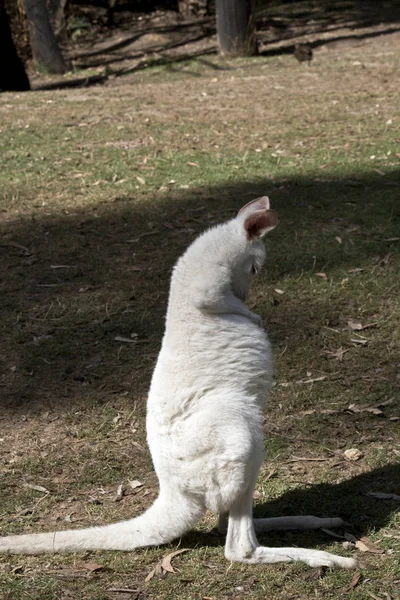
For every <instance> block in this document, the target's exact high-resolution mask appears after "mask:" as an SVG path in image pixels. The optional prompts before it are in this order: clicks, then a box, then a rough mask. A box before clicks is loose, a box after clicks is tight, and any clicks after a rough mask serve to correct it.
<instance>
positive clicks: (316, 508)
mask: <svg viewBox="0 0 400 600" xmlns="http://www.w3.org/2000/svg"><path fill="white" fill-rule="evenodd" d="M399 478H400V465H399V464H388V465H385V466H384V467H379V468H376V469H372V470H371V471H368V472H366V473H361V474H359V475H356V476H354V477H351V478H350V479H346V480H345V481H342V482H341V483H319V484H316V485H312V486H308V487H307V488H305V487H303V488H302V487H297V488H296V489H294V490H290V491H288V492H285V493H284V494H283V495H282V496H279V497H278V498H277V499H276V500H272V501H269V502H265V503H264V504H258V505H256V506H255V509H254V517H255V518H261V517H278V516H290V515H314V516H319V517H341V518H342V519H343V520H345V521H347V522H348V523H349V526H348V527H346V528H345V529H346V531H347V532H349V533H352V534H353V535H355V536H360V535H368V533H370V532H371V531H374V530H379V529H382V528H383V527H385V526H387V525H388V523H389V521H390V520H391V518H392V516H393V514H394V513H395V512H396V511H397V510H398V505H399V502H398V501H396V500H378V499H376V498H373V497H369V496H368V493H369V492H377V491H381V492H387V491H388V490H389V491H391V490H395V489H396V487H397V486H398V481H399ZM335 533H337V534H338V535H339V536H342V535H343V529H338V530H335ZM258 538H259V541H260V543H262V544H265V545H267V546H272V547H277V546H297V547H311V548H313V547H316V546H321V544H324V543H325V544H331V543H332V541H335V542H337V543H338V545H341V541H340V540H338V539H335V538H333V537H332V536H330V535H329V534H327V533H324V532H322V531H319V530H316V531H304V532H301V531H280V532H279V531H274V532H269V533H265V534H259V535H258ZM342 541H344V538H342ZM224 542H225V538H224V537H223V536H221V535H219V534H217V533H216V532H211V533H204V534H203V533H197V532H196V533H191V534H189V535H188V536H186V537H185V539H184V546H185V547H187V546H189V547H197V546H198V545H200V544H201V545H203V544H207V545H208V546H221V545H223V544H224Z"/></svg>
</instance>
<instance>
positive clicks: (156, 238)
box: [0, 33, 400, 600]
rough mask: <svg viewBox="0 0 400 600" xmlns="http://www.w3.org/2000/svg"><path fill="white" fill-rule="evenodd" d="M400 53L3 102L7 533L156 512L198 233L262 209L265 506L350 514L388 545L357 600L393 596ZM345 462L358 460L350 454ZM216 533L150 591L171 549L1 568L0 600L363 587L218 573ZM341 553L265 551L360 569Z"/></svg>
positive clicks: (366, 574) (383, 51) (393, 48)
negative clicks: (265, 217) (160, 441)
mask: <svg viewBox="0 0 400 600" xmlns="http://www.w3.org/2000/svg"><path fill="white" fill-rule="evenodd" d="M399 45H400V38H399V34H398V33H392V34H391V35H383V36H382V37H371V38H370V39H367V38H365V39H362V40H360V42H359V45H356V46H354V45H352V44H351V45H350V44H349V43H348V42H342V43H341V45H340V46H334V45H331V46H327V48H326V49H325V50H322V49H321V50H320V51H319V52H316V55H315V60H314V61H313V63H312V66H311V67H310V68H308V67H305V66H304V68H303V66H299V65H298V64H297V63H296V62H295V60H294V59H293V58H292V57H291V56H285V55H282V56H266V57H261V58H258V59H254V60H246V61H218V60H216V59H215V58H214V57H207V58H206V60H205V61H204V60H201V61H199V60H192V61H183V62H181V63H179V65H174V66H173V67H171V66H158V67H156V68H153V69H149V70H146V71H144V72H141V73H135V74H132V75H130V76H127V77H125V78H121V79H118V80H111V81H109V82H108V83H107V84H106V85H104V86H101V87H91V88H89V89H87V90H83V91H82V90H74V91H70V90H62V91H57V92H55V91H51V92H36V93H32V94H3V95H2V100H3V103H2V105H1V107H0V129H1V131H0V133H1V137H0V144H1V149H0V161H1V166H2V168H1V169H0V198H1V212H0V226H1V244H0V261H1V262H0V299H1V307H2V311H1V322H0V340H1V342H0V361H1V365H0V367H1V368H0V374H1V380H0V431H1V435H0V438H1V442H0V452H1V458H2V466H1V470H0V487H1V502H2V504H1V506H2V509H1V514H0V528H1V532H2V533H3V532H13V531H15V532H22V531H28V530H31V531H37V530H39V529H42V528H47V529H53V528H61V527H69V526H75V527H78V526H84V525H87V524H94V523H103V522H107V521H111V520H116V519H121V518H125V517H129V516H131V515H132V514H137V513H139V512H140V511H142V510H143V509H144V508H145V507H147V506H148V505H149V504H150V503H151V501H152V499H153V498H154V497H155V495H156V493H157V482H156V480H155V477H154V474H153V472H152V467H151V461H150V457H149V455H148V452H147V449H146V446H145V436H144V414H145V399H146V393H147V389H148V385H149V381H150V377H151V371H152V368H153V366H154V363H155V359H156V356H157V352H158V349H159V346H160V342H161V336H162V331H163V324H164V323H163V319H164V313H165V308H166V302H167V294H168V281H169V276H170V271H171V267H172V265H173V264H174V262H175V261H176V259H177V257H178V256H179V254H180V253H181V252H182V251H183V249H184V248H185V247H186V246H187V245H188V243H190V241H191V240H192V239H193V238H194V236H195V235H196V234H197V233H198V232H200V231H203V230H204V228H205V227H206V226H208V225H211V224H214V223H216V222H220V221H222V220H224V219H226V218H228V217H230V216H232V215H233V214H235V211H236V210H237V209H238V208H239V207H240V206H241V205H242V204H243V203H245V202H246V201H248V200H249V199H251V198H252V197H256V196H257V195H260V194H264V193H267V194H268V195H269V196H270V197H271V202H272V205H273V207H274V208H276V209H277V211H278V213H279V217H280V226H279V228H278V229H277V230H276V231H274V232H273V233H272V234H271V235H270V237H269V239H268V241H267V247H268V257H269V258H268V262H267V265H266V269H265V271H264V273H263V274H262V276H261V277H260V278H259V279H258V280H257V283H256V285H255V288H254V291H253V294H252V297H251V304H252V306H253V307H254V309H255V310H256V311H257V312H259V313H260V314H261V315H262V317H263V321H264V323H265V326H266V328H267V330H268V332H269V335H270V338H271V341H272V343H273V347H274V352H275V356H276V383H275V386H274V388H273V391H272V394H271V399H270V402H269V408H268V411H267V413H266V417H265V431H266V461H265V467H264V469H263V472H262V474H261V476H260V480H259V484H258V486H257V490H256V494H255V505H256V506H255V510H256V512H257V514H259V515H261V514H263V515H264V514H265V515H276V514H290V513H296V512H297V513H315V514H317V515H320V516H324V515H334V514H335V515H338V514H339V515H342V516H344V517H345V518H347V519H348V520H350V521H351V522H352V523H353V524H354V529H349V530H348V533H353V534H361V533H363V534H366V535H368V537H369V538H370V539H371V540H373V542H374V543H375V544H376V547H377V548H378V549H381V552H372V553H371V552H368V553H366V554H365V555H361V557H362V560H363V562H365V566H366V569H365V570H364V571H363V575H362V578H361V579H360V582H359V584H358V586H357V587H356V588H355V589H354V590H353V589H350V591H349V592H346V596H347V597H349V598H350V599H351V598H356V597H357V598H362V599H366V598H370V597H371V596H370V595H369V594H370V593H373V594H375V596H377V597H378V598H388V596H387V595H386V594H389V596H390V597H391V598H396V597H397V596H396V594H397V595H398V581H399V580H400V572H399V566H398V565H399V562H398V553H399V550H400V547H399V521H398V501H396V499H392V500H391V499H387V500H384V499H378V498H376V497H371V496H366V495H365V494H366V493H367V492H381V493H389V494H397V495H399V493H400V490H399V487H398V485H399V483H398V482H399V468H398V464H399V460H398V459H399V453H400V444H399V421H398V416H399V415H398V405H399V386H400V379H399V365H400V353H399V339H400V312H399V303H398V297H399V291H400V290H399V277H398V275H399V249H400V241H399V231H400V227H399V221H400V212H399V202H398V199H399V186H400V173H399V129H398V123H399V117H400V113H399V104H398V88H399V86H398V83H399V82H398V65H397V62H398V61H397V57H398V50H399ZM365 326H367V327H366V328H365V329H363V328H364V327H365ZM351 405H353V408H349V407H351ZM354 405H355V407H354ZM371 407H372V408H371ZM349 448H357V449H359V450H360V452H361V454H362V457H361V458H360V459H359V460H357V461H354V462H352V461H349V460H346V459H345V458H344V455H343V452H344V450H346V449H349ZM129 480H138V481H140V482H141V483H142V485H141V486H138V487H137V488H135V489H132V488H130V487H129V484H128V481H129ZM120 484H124V485H125V486H126V487H127V492H126V495H125V496H124V497H123V498H122V499H120V500H119V501H115V499H116V496H117V489H118V486H119V485H120ZM29 486H31V487H29ZM32 486H36V488H35V487H32ZM37 486H40V487H39V488H38V487H37ZM40 488H41V489H40ZM46 490H47V491H46ZM214 524H215V520H214V517H213V516H209V517H207V518H206V519H205V520H204V521H203V522H202V523H201V524H200V526H199V527H198V529H197V530H196V532H195V533H194V534H191V535H190V536H188V537H187V538H185V539H184V540H183V541H182V547H188V548H189V549H190V550H189V551H188V552H187V553H185V554H182V556H179V557H176V559H175V562H174V564H175V566H176V567H178V569H179V572H178V573H177V574H175V575H170V576H168V577H167V578H164V579H161V578H158V577H157V576H155V577H153V579H151V581H150V582H148V583H145V581H144V580H145V577H146V575H147V574H148V572H149V571H150V570H151V569H153V568H154V566H155V564H156V563H157V561H158V560H159V559H160V558H161V557H162V556H163V555H164V554H165V553H166V552H168V551H170V550H171V549H175V548H176V545H171V547H170V548H169V549H168V548H167V549H165V548H160V549H150V550H142V551H138V552H135V553H129V554H127V555H123V556H121V555H120V554H116V553H103V554H96V553H92V554H89V553H88V554H85V555H77V556H72V557H62V556H61V557H60V556H58V557H45V558H44V559H43V558H19V557H12V558H9V557H3V558H2V563H1V565H2V572H1V573H0V578H1V579H0V581H1V584H0V585H1V586H2V588H1V589H2V594H3V596H4V597H5V598H12V599H13V600H14V599H15V598H26V597H31V598H48V597H54V598H78V597H85V598H90V599H94V598H118V599H121V598H126V597H131V598H135V597H136V598H176V597H184V598H193V599H194V598H196V599H200V598H216V599H217V598H218V599H219V598H237V599H239V598H240V599H242V598H264V597H266V596H268V597H269V598H271V599H275V598H280V599H281V598H282V599H287V600H289V598H292V599H294V598H296V599H297V598H298V599H302V600H303V599H308V598H310V597H316V598H328V599H330V598H332V599H336V598H338V597H339V596H340V595H342V594H344V590H346V589H347V588H349V585H350V582H351V579H352V574H351V573H347V572H326V573H320V572H317V573H315V572H314V571H310V570H309V569H307V568H305V567H303V566H301V565H288V566H284V565H280V566H271V567H264V566H263V567H245V566H243V565H233V566H231V567H230V568H229V570H228V571H227V568H228V566H229V565H227V563H226V562H225V560H224V558H223V549H222V546H221V543H222V541H223V540H221V539H220V538H218V537H217V536H215V535H212V534H211V533H210V530H211V529H212V527H213V526H214ZM339 533H340V534H342V533H343V532H339ZM343 541H344V540H343V539H334V538H332V537H331V536H330V535H329V533H326V532H315V533H313V534H303V533H301V534H300V533H284V534H274V535H271V536H268V538H267V539H265V540H264V542H265V543H268V544H270V545H290V544H293V545H299V546H300V545H306V546H310V547H318V548H321V547H323V548H324V549H325V548H329V549H330V550H331V551H335V552H339V553H340V552H343V553H347V554H350V553H355V552H357V553H358V554H360V552H359V551H356V550H355V549H354V548H353V547H350V548H347V549H344V548H343V547H342V542H343ZM88 563H89V564H93V563H96V564H97V565H98V566H101V565H102V566H103V567H104V568H103V570H101V569H100V568H99V569H97V570H96V569H95V570H93V569H91V568H89V567H88V566H87V565H88ZM115 589H131V590H136V591H132V592H130V593H129V595H128V593H123V592H115V591H110V590H115Z"/></svg>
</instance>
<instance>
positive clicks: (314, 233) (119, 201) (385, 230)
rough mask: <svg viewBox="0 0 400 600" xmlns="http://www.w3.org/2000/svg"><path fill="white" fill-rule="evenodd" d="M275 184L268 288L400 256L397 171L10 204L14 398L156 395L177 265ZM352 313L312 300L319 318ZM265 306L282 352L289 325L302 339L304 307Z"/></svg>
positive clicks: (8, 387) (8, 362)
mask: <svg viewBox="0 0 400 600" xmlns="http://www.w3.org/2000/svg"><path fill="white" fill-rule="evenodd" d="M266 193H267V194H268V195H269V196H270V197H271V201H272V205H273V207H274V208H276V209H277V211H278V213H279V217H280V226H279V228H278V229H277V230H276V231H275V232H274V233H273V234H271V236H270V237H269V240H268V253H269V254H268V261H267V265H266V271H265V272H264V274H263V276H262V278H261V279H260V280H259V282H258V284H257V286H256V287H257V289H258V290H263V289H264V287H265V289H266V290H268V289H271V287H270V286H274V287H279V282H280V281H281V280H282V279H283V278H285V277H287V276H288V275H291V276H301V275H302V274H307V273H309V274H311V273H312V272H318V271H323V272H325V273H326V274H327V275H328V277H331V275H334V273H335V270H336V269H338V268H341V267H343V266H344V267H346V268H349V269H362V268H363V266H365V264H369V265H370V266H371V264H376V265H377V268H380V267H379V265H380V264H381V263H380V262H379V261H380V260H381V259H382V258H384V257H385V256H386V257H387V256H389V257H390V260H391V261H397V260H398V252H399V244H398V243H397V244H396V241H395V239H394V241H393V238H396V237H397V236H398V232H399V230H400V227H399V226H400V206H399V203H398V193H399V173H398V172H397V173H395V172H393V173H392V174H391V175H390V176H387V177H383V176H381V175H378V174H368V175H365V176H362V175H357V174H349V177H348V178H346V179H337V178H334V177H327V178H325V179H322V178H318V177H316V178H315V179H313V178H293V179H289V178H286V179H282V180H274V181H271V180H268V181H258V182H238V183H236V184H234V185H226V186H221V187H215V188H208V189H197V190H191V191H187V190H179V191H176V192H174V191H173V190H171V191H170V192H169V193H166V194H165V195H164V196H163V197H161V198H160V197H157V196H154V198H153V200H152V201H148V202H146V203H142V202H135V199H134V198H131V197H126V196H122V197H121V196H118V197H114V198H110V199H109V201H107V202H104V203H102V204H98V205H96V206H95V207H91V208H90V209H88V210H84V211H76V212H74V213H72V212H70V213H67V212H66V213H65V214H60V215H57V216H43V217H39V216H36V217H34V218H22V219H14V218H10V220H7V213H3V223H2V228H3V232H4V233H3V238H2V242H1V245H0V260H1V270H0V272H1V279H0V296H1V300H2V311H1V321H0V323H1V325H0V327H1V329H0V332H1V343H0V361H1V373H2V375H1V379H2V382H1V405H2V406H3V407H8V408H9V409H10V410H19V411H24V410H26V409H27V408H33V407H35V406H38V407H41V408H43V407H44V406H46V405H49V406H53V407H54V406H58V408H60V409H61V410H62V407H63V406H68V407H69V406H70V405H71V403H73V402H79V399H80V398H83V397H85V398H87V397H91V398H92V399H93V401H94V402H99V403H100V402H102V401H106V399H107V398H109V397H110V395H112V394H120V393H129V392H130V391H131V390H132V389H134V390H135V394H137V395H140V394H143V397H145V395H146V390H147V389H148V385H149V380H150V375H151V370H152V367H153V365H154V362H155V359H156V356H157V352H158V349H159V346H160V342H161V337H162V332H163V327H164V314H165V310H166V305H167V297H168V286H169V277H170V273H171V268H172V266H173V264H174V263H175V261H176V260H177V258H178V257H179V255H180V254H181V253H182V251H183V250H184V249H185V248H186V247H187V245H188V244H189V243H190V242H191V241H192V239H193V238H194V237H195V236H196V234H197V233H199V232H201V231H203V230H204V229H205V228H207V226H209V225H212V224H214V223H216V222H220V221H222V220H225V219H227V218H230V217H231V216H233V215H234V214H235V211H237V209H238V208H239V207H240V206H241V205H242V204H243V203H245V202H247V201H249V200H250V199H252V198H253V197H257V196H259V195H263V194H266ZM336 236H341V237H342V238H343V243H342V244H338V243H337V241H335V237H336ZM371 261H372V262H371ZM374 261H375V263H374ZM263 286H264V287H263ZM339 308H340V307H339ZM339 308H338V306H335V305H334V304H333V305H331V304H326V305H324V306H323V307H318V306H317V305H315V306H313V307H310V310H311V311H312V312H313V315H312V319H313V321H314V323H313V327H316V328H318V327H319V326H321V323H322V324H325V323H326V322H328V321H329V319H330V318H331V317H332V315H333V314H336V313H337V311H338V309H339ZM257 310H258V311H259V312H261V314H262V315H263V318H264V323H266V327H267V330H268V331H269V334H270V337H271V338H272V341H273V342H274V344H275V345H277V346H278V347H279V344H280V343H281V342H282V343H283V340H284V338H285V332H286V333H287V328H288V327H291V328H292V329H291V331H290V335H291V339H290V344H292V345H293V344H296V341H297V340H298V338H297V337H296V335H300V334H301V330H302V328H304V327H307V325H306V321H305V320H304V319H302V318H299V315H297V314H295V313H296V308H295V304H293V303H292V304H290V305H289V308H288V307H286V308H280V306H279V305H278V306H275V305H273V304H272V303H271V298H270V297H269V296H268V293H264V294H261V296H260V300H259V301H258V305H257ZM288 310H289V311H292V310H293V311H294V313H293V314H291V313H290V312H288ZM314 313H315V314H314ZM120 338H124V340H122V341H121V339H120ZM127 340H128V341H127ZM129 340H132V341H131V342H129ZM135 340H136V341H135ZM289 350H290V348H289ZM382 360H384V357H382ZM371 366H372V365H371ZM374 366H375V367H376V366H377V365H374ZM396 368H397V366H396V365H393V369H396ZM393 376H394V373H393Z"/></svg>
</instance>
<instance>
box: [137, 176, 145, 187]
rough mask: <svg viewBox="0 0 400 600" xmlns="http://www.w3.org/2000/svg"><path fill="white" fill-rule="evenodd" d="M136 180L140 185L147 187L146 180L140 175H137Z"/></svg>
mask: <svg viewBox="0 0 400 600" xmlns="http://www.w3.org/2000/svg"><path fill="white" fill-rule="evenodd" d="M136 179H137V180H138V182H139V183H141V184H142V185H146V180H145V179H143V177H140V175H136Z"/></svg>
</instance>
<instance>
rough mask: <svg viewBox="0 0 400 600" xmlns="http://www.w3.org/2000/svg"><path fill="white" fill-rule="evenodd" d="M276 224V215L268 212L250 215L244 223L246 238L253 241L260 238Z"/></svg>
mask: <svg viewBox="0 0 400 600" xmlns="http://www.w3.org/2000/svg"><path fill="white" fill-rule="evenodd" d="M277 223H278V219H277V216H276V214H275V213H274V212H273V211H272V210H270V211H266V212H264V211H259V212H257V213H255V214H252V215H250V216H249V217H247V219H246V220H245V222H244V228H245V230H246V231H247V235H248V238H249V239H250V240H253V239H255V238H260V237H262V236H263V235H265V234H266V233H268V231H271V229H274V227H276V225H277Z"/></svg>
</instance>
